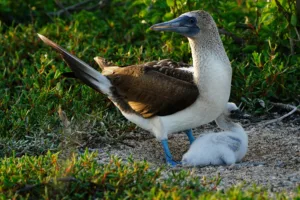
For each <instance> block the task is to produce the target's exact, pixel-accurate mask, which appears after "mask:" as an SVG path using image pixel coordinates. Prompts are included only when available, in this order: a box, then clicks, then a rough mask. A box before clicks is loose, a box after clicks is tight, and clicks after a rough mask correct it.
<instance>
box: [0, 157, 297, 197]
mask: <svg viewBox="0 0 300 200" xmlns="http://www.w3.org/2000/svg"><path fill="white" fill-rule="evenodd" d="M95 158H96V155H95V154H90V153H88V152H85V153H84V154H82V155H80V156H78V155H73V157H72V158H71V159H68V160H66V161H63V162H62V161H61V160H60V159H59V154H52V153H49V152H48V153H47V154H46V155H45V156H37V157H31V156H23V157H21V158H16V157H14V156H13V157H10V158H4V159H2V160H1V161H0V198H1V199H21V198H24V199H96V198H99V199H195V198H199V197H201V198H204V199H220V198H227V199H269V196H268V193H267V192H266V190H265V189H262V188H258V187H255V186H253V187H251V188H250V189H247V190H246V191H242V190H240V189H241V187H233V188H231V189H229V190H227V191H216V187H217V186H218V184H219V183H220V180H221V179H220V178H219V177H216V178H215V179H213V180H207V179H206V178H202V179H200V178H199V177H196V176H194V175H193V174H192V173H191V172H188V171H180V172H170V173H167V174H163V173H162V169H161V168H159V169H156V170H151V169H149V166H148V164H147V162H134V161H133V160H132V159H128V162H127V163H124V162H122V161H121V160H120V159H118V158H112V159H111V161H110V163H108V164H98V163H97V162H96V161H95ZM295 195H296V196H295V199H296V198H297V197H298V198H299V197H300V191H299V192H298V193H296V194H295ZM286 198H287V196H286V194H284V193H282V194H277V196H276V199H286Z"/></svg>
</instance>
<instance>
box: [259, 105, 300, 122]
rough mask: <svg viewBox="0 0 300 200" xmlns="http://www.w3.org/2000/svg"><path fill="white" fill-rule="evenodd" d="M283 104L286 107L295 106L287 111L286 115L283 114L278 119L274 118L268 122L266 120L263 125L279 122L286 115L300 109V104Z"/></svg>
mask: <svg viewBox="0 0 300 200" xmlns="http://www.w3.org/2000/svg"><path fill="white" fill-rule="evenodd" d="M281 105H282V106H284V107H285V108H293V109H292V111H290V112H289V113H287V114H285V115H283V116H281V117H279V118H277V119H272V120H269V121H267V122H264V123H263V126H266V125H268V124H272V123H275V122H279V121H281V120H283V119H284V118H286V117H288V116H290V115H292V114H293V113H294V112H296V111H297V110H298V107H299V106H300V105H299V106H293V105H289V104H287V105H285V104H281Z"/></svg>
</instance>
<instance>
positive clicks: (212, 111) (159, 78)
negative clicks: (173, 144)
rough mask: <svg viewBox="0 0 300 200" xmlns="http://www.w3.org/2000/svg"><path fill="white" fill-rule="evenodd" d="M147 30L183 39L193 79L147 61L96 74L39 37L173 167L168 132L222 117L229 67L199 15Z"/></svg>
mask: <svg viewBox="0 0 300 200" xmlns="http://www.w3.org/2000/svg"><path fill="white" fill-rule="evenodd" d="M151 29H152V30H155V31H173V32H177V33H179V34H181V35H184V36H186V37H187V38H188V40H189V43H190V47H191V51H192V57H193V67H194V73H193V74H192V80H193V81H190V80H191V77H190V75H187V74H190V73H187V72H185V71H184V70H179V69H170V68H168V69H165V68H164V67H163V66H162V67H154V64H153V63H152V62H150V63H148V64H146V65H144V64H142V65H132V66H127V67H117V66H114V67H105V68H104V69H103V71H102V73H100V72H98V71H96V70H95V69H93V68H92V67H90V66H89V65H88V64H86V63H85V62H83V61H82V60H80V59H79V58H77V57H75V56H74V55H72V54H70V53H69V52H67V51H66V50H64V49H63V48H61V47H60V46H58V45H57V44H55V43H54V42H52V41H51V40H49V39H47V38H46V37H44V36H42V35H39V37H40V38H41V39H42V40H43V41H44V42H45V43H46V44H47V45H49V46H51V47H53V48H54V49H55V50H56V51H58V52H59V53H60V54H61V55H62V57H63V58H64V60H65V61H66V62H67V64H68V65H69V67H70V68H71V70H72V71H73V73H74V74H73V75H74V76H75V77H77V78H79V79H80V80H81V81H83V82H84V83H85V84H87V85H88V86H90V87H92V88H93V89H95V90H96V91H98V92H101V93H103V94H106V95H107V96H108V98H109V99H110V100H111V101H112V102H113V103H114V104H115V106H117V107H118V109H119V110H120V111H121V113H122V114H123V115H124V116H125V117H126V118H127V119H128V120H130V121H131V122H133V123H135V124H136V125H138V126H139V127H141V128H143V129H145V130H147V131H150V132H152V133H153V134H154V136H155V137H156V138H157V139H158V140H160V141H161V142H162V145H163V149H164V151H165V157H166V160H167V163H169V164H171V165H176V162H174V161H173V160H172V155H171V153H170V150H169V147H168V140H167V138H168V134H170V133H174V132H178V131H182V130H189V129H191V128H195V127H198V126H200V125H202V124H206V123H209V122H211V121H213V120H215V119H216V118H217V117H218V116H219V115H220V114H221V113H222V111H223V108H224V107H225V105H226V103H227V102H228V99H229V95H230V88H231V74H232V72H231V66H230V62H229V59H228V57H227V55H226V52H225V50H224V47H223V44H222V41H221V39H220V36H219V33H218V29H217V26H216V24H215V22H214V20H213V18H212V17H211V15H210V14H209V13H207V12H205V11H192V12H188V13H185V14H182V15H181V16H179V17H178V18H176V19H173V20H171V21H168V22H164V23H159V24H156V25H153V26H152V27H151ZM151 63H152V64H151Z"/></svg>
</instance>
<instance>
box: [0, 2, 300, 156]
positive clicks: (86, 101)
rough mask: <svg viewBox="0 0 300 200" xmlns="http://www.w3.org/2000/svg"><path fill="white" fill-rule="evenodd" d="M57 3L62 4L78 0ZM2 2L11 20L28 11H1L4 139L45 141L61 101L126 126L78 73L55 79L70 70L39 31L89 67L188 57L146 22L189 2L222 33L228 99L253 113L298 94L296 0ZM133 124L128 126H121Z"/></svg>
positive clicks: (71, 111)
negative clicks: (100, 62)
mask: <svg viewBox="0 0 300 200" xmlns="http://www.w3.org/2000/svg"><path fill="white" fill-rule="evenodd" d="M91 2H92V1H91ZM63 3H64V5H65V6H67V5H71V4H75V3H78V1H75V0H74V1H66V2H63ZM1 5H3V6H0V7H1V8H0V11H3V13H6V14H7V15H6V16H11V17H12V19H14V16H15V18H16V19H15V22H17V21H18V18H17V16H18V14H19V13H21V12H24V13H25V14H26V16H27V15H28V16H29V18H28V20H26V18H24V19H22V20H19V22H22V23H24V24H20V23H19V24H18V23H13V21H12V23H8V22H7V21H6V20H5V19H4V18H3V17H2V16H0V19H1V22H0V32H1V34H0V44H1V45H0V52H1V54H0V69H1V73H0V80H1V81H0V119H1V120H0V135H1V136H2V137H7V138H14V139H23V140H26V141H29V142H30V141H31V140H30V138H32V137H33V136H36V135H40V136H41V137H42V136H45V138H47V134H48V135H49V134H50V135H53V134H54V135H55V134H57V133H59V132H60V131H59V130H60V126H61V125H60V124H61V123H60V120H59V117H58V114H57V110H58V108H59V106H61V107H62V108H63V110H65V112H66V113H67V115H68V116H69V118H72V117H74V118H75V119H76V120H77V121H82V120H83V119H84V120H91V118H90V117H89V115H91V116H93V117H94V116H95V115H99V117H98V118H97V120H98V121H97V122H96V124H101V122H102V121H105V116H106V115H105V114H104V113H110V114H111V115H112V116H115V118H114V119H115V120H113V121H111V123H112V124H114V123H115V124H117V123H124V122H123V121H122V117H121V116H120V114H118V113H117V112H116V109H115V108H114V107H113V106H111V104H110V103H109V101H108V100H107V99H106V98H105V97H104V96H103V95H101V94H97V93H95V92H94V91H92V90H91V89H89V88H88V87H86V86H83V85H81V84H79V83H78V82H77V81H76V80H70V79H64V78H63V77H61V74H62V73H63V72H66V71H68V68H67V67H66V65H65V64H64V63H63V62H62V60H61V58H60V57H59V56H58V55H57V54H56V53H55V52H53V51H52V50H51V49H50V48H48V47H47V46H45V45H44V44H42V43H41V42H40V41H39V40H38V38H37V36H36V33H37V32H39V33H41V34H44V35H46V36H47V37H49V38H50V39H52V40H54V41H56V42H57V43H59V44H60V45H62V46H63V47H65V48H66V49H67V50H69V51H71V52H72V53H74V54H76V55H77V56H78V57H80V58H81V59H83V60H85V61H86V62H88V63H90V64H91V65H92V66H94V67H96V68H97V66H96V65H95V63H94V61H93V57H94V56H102V57H105V58H107V59H108V60H111V61H113V62H115V63H116V64H119V65H127V64H134V63H142V62H145V61H151V60H154V59H155V60H157V59H164V58H172V59H174V60H177V61H184V62H189V63H191V55H190V50H189V47H188V43H187V40H186V39H185V38H184V37H182V36H180V35H178V34H173V33H164V34H162V33H157V32H153V31H150V30H149V29H148V28H149V27H150V26H151V25H152V24H154V23H157V22H161V21H164V20H169V19H172V18H173V17H176V16H178V15H179V14H181V13H183V12H186V11H188V10H195V9H204V10H207V11H209V12H210V13H211V14H212V15H213V17H214V19H215V20H216V23H217V24H218V27H219V28H220V32H221V33H222V40H223V42H224V45H225V48H226V50H227V53H228V56H229V58H230V60H231V61H232V67H233V72H234V73H233V82H232V95H231V100H233V101H235V102H237V103H238V102H241V101H242V102H244V104H245V105H246V108H247V109H248V110H249V111H251V112H254V111H257V108H256V107H255V102H257V99H263V100H265V101H266V103H267V102H268V101H270V100H276V101H289V102H292V101H295V100H297V98H299V97H298V95H299V94H300V87H299V77H300V74H299V73H300V70H299V67H300V65H299V63H300V56H299V49H300V47H299V42H297V41H298V40H299V19H298V17H297V13H296V1H293V0H288V1H271V2H265V1H257V2H255V1H216V0H210V1H206V2H199V1H195V0H189V1H186V0H178V1H172V0H167V1H150V0H146V1H144V0H143V1H142V0H138V1H134V2H132V1H121V0H114V1H111V2H110V3H109V4H107V5H106V6H105V7H103V8H101V10H96V11H86V10H82V11H80V10H79V11H77V12H72V13H71V14H70V15H69V17H68V15H66V14H63V15H60V16H59V17H55V15H50V17H49V15H47V13H48V12H55V11H57V10H59V8H57V7H56V5H55V4H54V2H53V1H51V2H48V3H43V2H41V1H31V0H28V1H27V4H26V3H24V4H18V5H15V4H13V3H12V2H11V1H2V2H1ZM18 11H19V12H18ZM45 13H46V14H45ZM48 14H49V13H48ZM30 16H31V17H30ZM258 111H259V112H263V111H265V110H258ZM86 114H88V115H86ZM130 126H131V125H129V123H128V124H127V125H125V126H122V128H121V129H123V130H126V129H128V128H130ZM114 127H116V126H114V125H113V126H110V125H108V126H107V131H111V132H114V131H115V129H114ZM98 134H99V135H103V134H104V132H102V131H99V133H98ZM25 136H29V137H27V139H26V138H25ZM48 138H49V137H48ZM50 138H53V137H50ZM3 141H5V140H3ZM54 143H56V142H54ZM57 143H59V140H58V141H57ZM1 147H2V148H3V145H1V146H0V148H1ZM45 150H46V149H45ZM42 152H45V151H42Z"/></svg>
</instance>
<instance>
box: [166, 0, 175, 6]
mask: <svg viewBox="0 0 300 200" xmlns="http://www.w3.org/2000/svg"><path fill="white" fill-rule="evenodd" d="M167 5H168V6H169V7H173V6H174V5H175V4H174V0H167Z"/></svg>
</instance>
